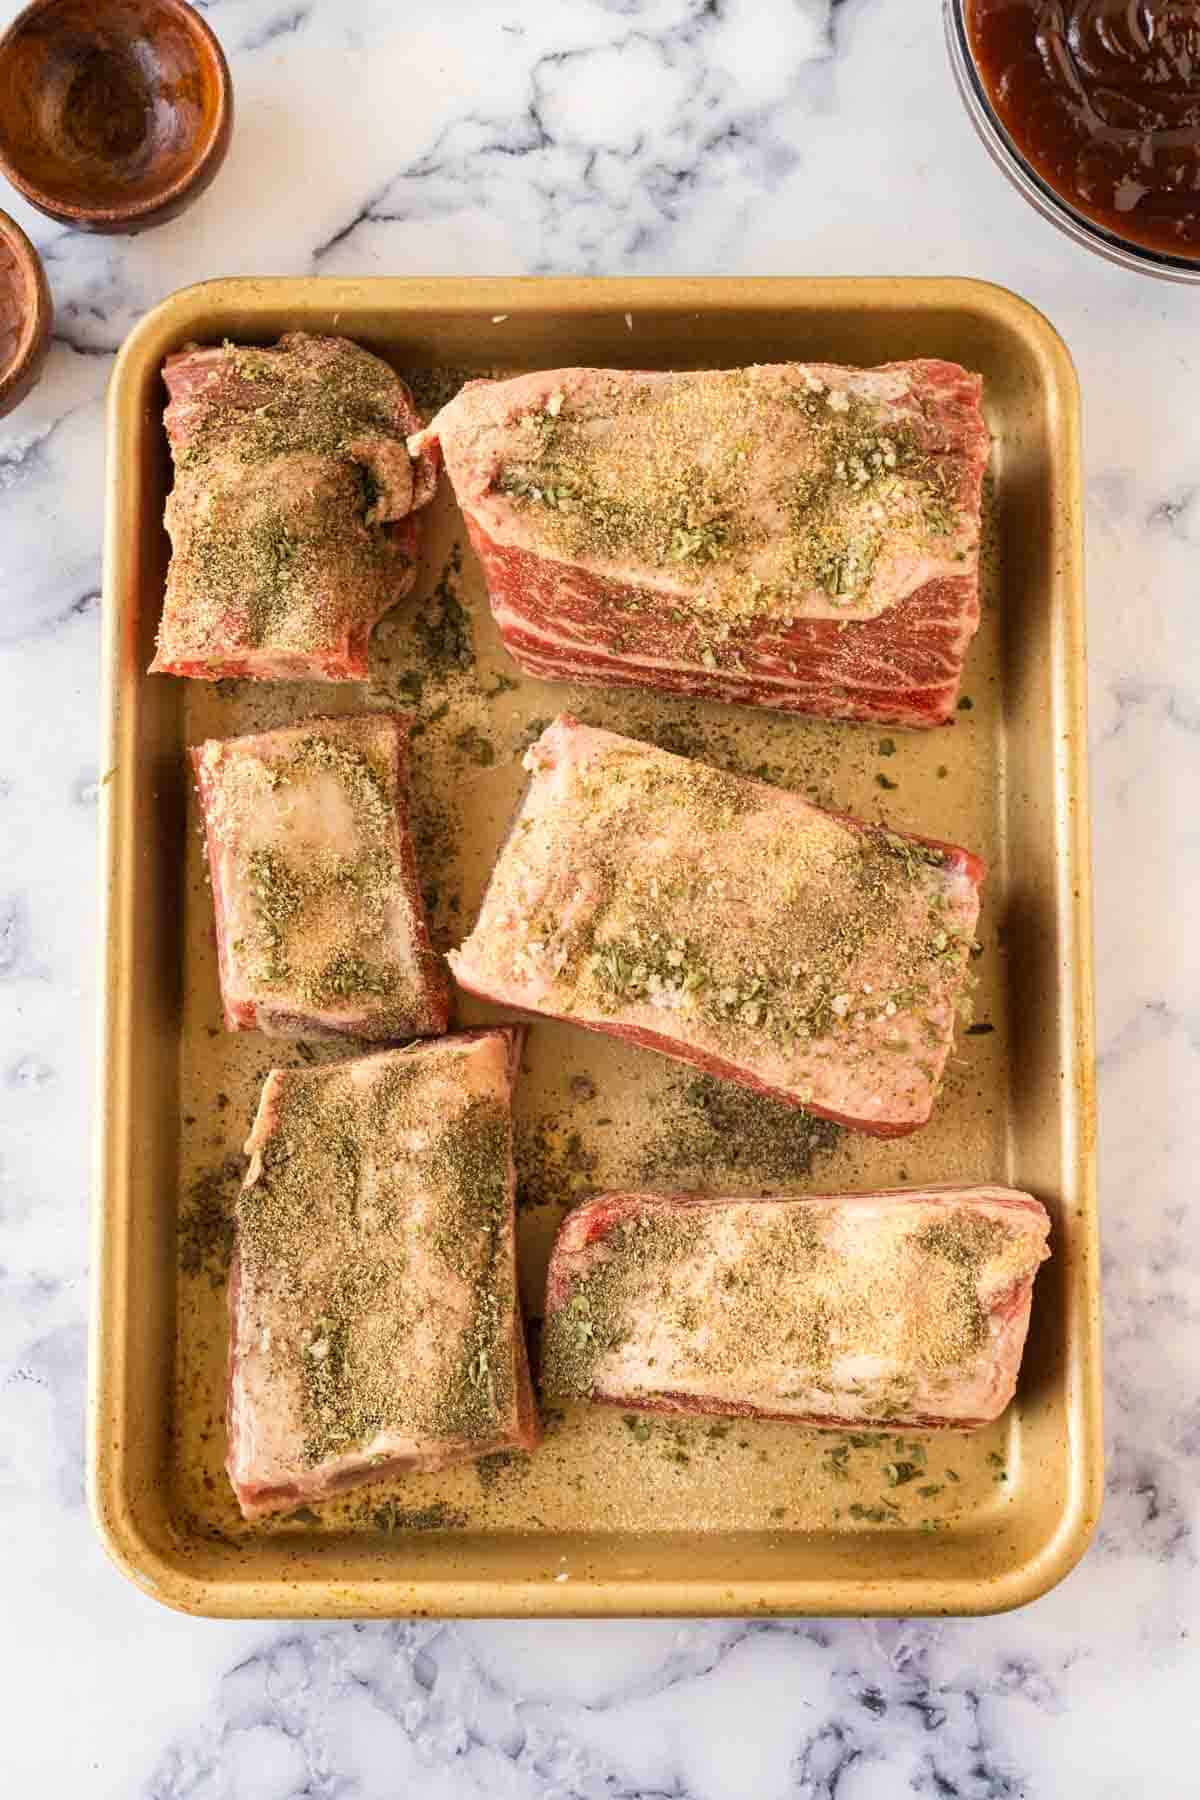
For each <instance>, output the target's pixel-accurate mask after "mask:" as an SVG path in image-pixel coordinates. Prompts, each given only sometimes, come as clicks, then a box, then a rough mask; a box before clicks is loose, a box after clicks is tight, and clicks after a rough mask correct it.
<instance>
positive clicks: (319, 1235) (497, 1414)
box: [227, 1027, 538, 1518]
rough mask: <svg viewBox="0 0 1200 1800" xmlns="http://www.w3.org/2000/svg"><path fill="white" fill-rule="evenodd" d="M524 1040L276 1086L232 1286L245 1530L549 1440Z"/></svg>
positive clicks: (514, 1035)
mask: <svg viewBox="0 0 1200 1800" xmlns="http://www.w3.org/2000/svg"><path fill="white" fill-rule="evenodd" d="M521 1035H522V1034H521V1031H520V1029H519V1028H513V1027H508V1028H505V1029H500V1030H495V1031H478V1032H470V1033H464V1034H463V1035H461V1036H459V1037H448V1038H441V1039H439V1040H437V1041H436V1042H434V1043H429V1044H419V1045H412V1046H410V1047H408V1048H406V1049H403V1050H387V1051H384V1052H382V1053H381V1054H379V1055H376V1056H369V1057H364V1058H362V1059H361V1060H359V1061H356V1062H342V1063H329V1064H326V1065H325V1066H324V1067H321V1068H308V1069H273V1070H272V1071H271V1073H270V1074H269V1075H268V1077H267V1080H266V1084H265V1086H264V1088H263V1092H262V1099H261V1102H260V1104H259V1109H258V1116H257V1118H256V1119H255V1121H254V1128H253V1130H252V1131H251V1133H250V1137H249V1140H248V1142H247V1144H246V1151H247V1154H248V1155H249V1157H250V1167H249V1169H248V1171H247V1174H246V1180H245V1185H244V1187H243V1188H242V1191H241V1194H240V1196H239V1198H238V1201H237V1208H236V1226H237V1235H236V1242H235V1252H234V1261H233V1269H232V1274H231V1278H230V1292H229V1303H230V1315H231V1351H230V1364H229V1456H228V1464H227V1466H228V1470H229V1479H230V1481H231V1482H232V1483H233V1487H234V1491H235V1492H236V1494H237V1498H238V1503H239V1505H240V1506H241V1509H242V1512H243V1513H244V1515H245V1516H246V1517H247V1518H257V1517H259V1516H261V1515H262V1514H264V1513H272V1512H280V1511H284V1510H286V1509H288V1508H290V1507H293V1506H296V1505H299V1504H300V1503H301V1502H310V1503H311V1502H312V1501H317V1500H324V1499H327V1498H328V1497H329V1496H330V1495H332V1494H336V1493H339V1492H341V1491H342V1490H344V1489H346V1488H349V1487H355V1486H357V1485H359V1484H360V1483H362V1482H364V1481H372V1480H382V1479H385V1478H386V1477H388V1476H390V1475H394V1474H397V1473H399V1472H401V1471H404V1470H408V1469H440V1468H442V1467H444V1466H445V1465H447V1464H449V1463H455V1462H462V1461H465V1460H469V1459H470V1458H473V1457H478V1456H485V1455H487V1454H489V1453H490V1452H492V1451H495V1450H504V1449H512V1448H517V1449H522V1450H530V1449H532V1448H533V1447H534V1445H535V1444H536V1442H537V1439H538V1425H537V1416H536V1413H535V1411H534V1406H533V1398H532V1393H531V1390H530V1385H529V1371H528V1366H527V1362H526V1354H525V1338H524V1333H523V1331H522V1326H521V1309H520V1303H519V1300H518V1295H517V1276H516V1260H515V1251H514V1236H513V1195H514V1187H515V1176H514V1171H513V1161H512V1114H511V1106H512V1084H513V1078H514V1075H515V1072H516V1064H517V1061H518V1058H519V1054H520V1040H521Z"/></svg>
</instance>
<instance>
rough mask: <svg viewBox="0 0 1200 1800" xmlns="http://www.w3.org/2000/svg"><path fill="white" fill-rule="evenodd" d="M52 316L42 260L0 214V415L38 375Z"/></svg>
mask: <svg viewBox="0 0 1200 1800" xmlns="http://www.w3.org/2000/svg"><path fill="white" fill-rule="evenodd" d="M53 319H54V309H53V307H52V306H51V304H50V289H49V288H48V287H47V286H46V275H45V271H44V270H43V268H42V259H41V257H40V256H39V255H38V253H37V251H36V250H35V249H34V247H33V245H32V244H31V243H30V241H29V239H28V238H27V237H26V236H25V233H24V232H23V231H22V230H21V227H20V226H19V225H18V224H17V222H16V220H15V219H10V218H9V216H8V214H7V213H3V212H0V419H2V418H3V417H4V415H5V413H9V412H11V411H12V409H13V407H14V406H17V405H19V403H20V402H21V401H22V400H23V399H24V398H25V396H26V394H27V393H28V392H29V390H30V389H31V388H32V387H33V386H34V384H35V382H36V381H37V378H38V376H39V375H40V374H41V372H42V364H43V363H44V362H45V360H46V352H47V350H48V349H49V348H50V327H51V324H52V323H53Z"/></svg>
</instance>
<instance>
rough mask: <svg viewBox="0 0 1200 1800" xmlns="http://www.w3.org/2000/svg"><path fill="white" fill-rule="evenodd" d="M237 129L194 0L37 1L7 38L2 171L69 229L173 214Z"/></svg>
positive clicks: (225, 82)
mask: <svg viewBox="0 0 1200 1800" xmlns="http://www.w3.org/2000/svg"><path fill="white" fill-rule="evenodd" d="M232 127H233V93H232V88H231V85H230V80H229V69H228V66H227V64H226V62H225V58H224V56H223V54H222V52H221V46H220V45H219V44H218V42H217V40H216V38H215V37H214V36H213V34H212V32H211V31H210V30H209V28H208V26H207V25H206V24H205V23H204V21H203V19H201V18H200V16H199V14H198V13H196V12H194V11H193V10H192V8H191V7H190V6H188V5H186V4H185V3H184V0H34V3H33V5H32V6H27V7H26V8H25V11H24V12H23V13H20V14H18V16H17V17H16V18H15V19H14V20H13V22H12V24H11V25H10V26H9V28H8V30H7V31H6V32H5V33H4V35H3V37H0V171H3V173H4V174H5V175H7V177H8V179H9V180H10V181H11V182H12V184H13V186H14V187H15V188H17V189H18V190H19V191H20V192H21V193H22V194H24V196H25V198H26V199H27V200H28V201H29V202H30V204H31V205H33V206H36V207H37V208H38V209H39V210H40V211H41V212H44V213H47V214H48V215H49V216H50V218H52V219H57V220H59V221H60V223H62V224H64V225H78V226H82V227H83V228H84V229H85V230H88V231H125V232H134V231H142V230H145V228H146V227H147V226H150V225H161V224H162V223H163V222H164V221H165V220H167V219H171V218H174V217H175V215H176V214H177V213H179V212H182V211H183V209H184V207H185V206H188V205H189V204H190V203H191V202H192V201H193V200H194V199H195V198H196V197H197V195H198V194H202V193H203V192H204V189H205V188H206V187H207V186H208V184H209V182H210V181H211V180H212V178H213V176H214V175H215V174H216V172H217V170H218V169H219V168H220V166H221V164H222V162H223V161H224V159H225V152H226V150H227V149H228V148H229V135H230V132H231V130H232Z"/></svg>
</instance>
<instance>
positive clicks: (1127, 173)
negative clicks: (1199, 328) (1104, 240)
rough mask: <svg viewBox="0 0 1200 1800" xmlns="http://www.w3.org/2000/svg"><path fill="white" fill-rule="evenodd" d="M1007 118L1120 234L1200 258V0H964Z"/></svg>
mask: <svg viewBox="0 0 1200 1800" xmlns="http://www.w3.org/2000/svg"><path fill="white" fill-rule="evenodd" d="M964 10H965V15H966V24H967V34H968V38H969V41H970V46H971V52H972V55H973V57H974V60H975V65H976V68H977V70H978V72H979V77H980V80H981V81H982V83H983V86H984V88H985V90H986V92H987V95H988V98H989V99H990V101H991V103H992V105H993V107H994V108H995V111H996V113H997V114H998V116H999V118H1000V120H1001V123H1002V124H1003V125H1004V126H1005V128H1006V130H1007V131H1008V133H1009V136H1010V137H1011V138H1012V139H1013V141H1014V142H1015V144H1016V146H1017V148H1018V149H1019V150H1020V152H1021V153H1022V155H1023V156H1024V157H1025V158H1026V159H1027V161H1028V162H1029V163H1030V164H1031V165H1032V167H1033V169H1034V170H1035V171H1036V173H1037V174H1038V175H1039V176H1041V178H1042V180H1043V181H1045V182H1046V183H1047V184H1048V186H1050V187H1051V188H1053V190H1054V192H1055V193H1056V194H1057V195H1058V196H1059V197H1060V198H1061V199H1062V200H1065V201H1066V202H1067V204H1068V205H1069V206H1071V207H1073V208H1074V209H1075V211H1076V212H1078V213H1081V214H1083V216H1084V217H1085V218H1087V219H1090V220H1092V221H1093V222H1094V223H1095V224H1097V225H1099V226H1102V227H1103V228H1104V229H1105V230H1106V231H1108V232H1110V233H1112V235H1113V236H1115V237H1118V238H1121V239H1124V240H1125V241H1126V242H1129V243H1132V244H1136V245H1139V246H1141V247H1143V248H1145V249H1148V250H1154V251H1158V252H1160V253H1165V254H1166V255H1169V256H1176V257H1183V258H1188V259H1194V260H1197V261H1200V0H966V5H965V9H964Z"/></svg>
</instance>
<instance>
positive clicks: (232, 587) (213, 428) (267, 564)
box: [150, 331, 438, 681]
mask: <svg viewBox="0 0 1200 1800" xmlns="http://www.w3.org/2000/svg"><path fill="white" fill-rule="evenodd" d="M163 379H164V381H165V382H166V386H167V394H168V400H169V403H168V405H167V409H166V414H165V417H164V423H165V425H166V428H167V437H168V440H169V442H170V446H171V455H172V457H173V459H174V464H175V486H174V488H173V489H172V491H171V493H170V494H169V496H168V498H167V505H166V515H165V521H164V522H165V524H166V528H167V531H168V533H169V534H170V538H171V563H170V568H169V569H168V572H167V591H166V598H165V600H164V602H163V613H162V620H161V623H160V625H159V632H158V650H157V654H156V655H155V658H154V661H153V662H152V663H151V665H150V668H151V672H152V673H160V674H168V675H190V676H194V677H198V678H200V679H202V680H206V681H215V680H217V679H218V678H220V677H222V676H241V677H243V678H246V679H250V680H254V681H363V680H365V679H366V676H367V673H368V667H367V643H368V640H369V638H370V635H371V631H372V629H373V627H374V625H375V623H376V621H377V620H378V619H379V618H381V617H382V615H383V614H384V613H385V612H386V611H387V610H388V608H389V607H390V606H393V605H394V604H395V602H396V601H397V600H399V599H400V598H401V596H402V595H404V594H406V593H407V592H408V590H409V588H410V587H411V586H412V584H413V580H414V578H415V575H416V566H417V520H416V517H415V515H416V512H417V509H418V508H419V507H422V506H424V505H425V503H426V502H427V501H428V500H429V499H431V498H432V495H433V492H434V488H435V486H436V483H437V471H438V463H437V458H436V456H435V455H433V454H430V453H425V454H423V455H421V456H418V457H416V458H412V457H410V455H409V453H408V450H407V447H406V444H405V439H406V437H407V436H409V435H411V433H413V432H414V431H415V430H416V428H417V425H418V424H419V414H418V413H417V410H416V408H415V406H414V405H413V401H412V396H411V395H410V393H409V391H408V389H407V388H406V387H405V385H404V383H403V382H402V381H401V380H400V378H399V376H398V375H397V374H396V373H395V372H394V370H392V369H391V368H389V367H388V365H387V363H385V362H383V361H381V359H380V358H379V357H377V356H372V354H371V353H370V351H369V350H363V349H362V348H361V347H360V346H359V345H358V344H352V343H350V342H348V341H347V339H345V338H335V337H314V336H312V335H310V334H309V333H307V332H302V331H293V332H289V333H288V334H287V336H285V337H282V338H280V340H279V342H278V344H275V345H273V346H271V347H270V348H267V349H260V348H257V347H254V346H247V345H238V344H225V345H223V346H221V347H219V348H210V349H197V348H195V347H193V348H191V349H188V350H183V351H181V352H180V353H179V354H178V355H176V356H171V357H168V358H167V362H166V364H165V366H164V368H163Z"/></svg>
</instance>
